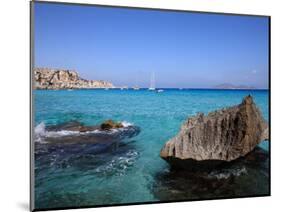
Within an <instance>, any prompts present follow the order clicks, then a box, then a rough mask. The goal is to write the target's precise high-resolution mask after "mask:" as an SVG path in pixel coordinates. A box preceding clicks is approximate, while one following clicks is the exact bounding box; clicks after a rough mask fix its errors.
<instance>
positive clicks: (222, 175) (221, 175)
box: [208, 167, 247, 180]
mask: <svg viewBox="0 0 281 212" xmlns="http://www.w3.org/2000/svg"><path fill="white" fill-rule="evenodd" d="M242 174H247V169H246V168H245V167H242V168H240V169H228V170H223V171H220V172H218V171H216V172H211V173H210V174H209V175H208V178H216V179H218V180H220V179H227V178H229V177H231V176H235V177H239V176H240V175H242Z"/></svg>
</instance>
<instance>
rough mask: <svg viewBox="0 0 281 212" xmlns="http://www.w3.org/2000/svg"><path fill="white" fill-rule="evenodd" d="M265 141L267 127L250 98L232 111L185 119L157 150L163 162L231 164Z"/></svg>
mask: <svg viewBox="0 0 281 212" xmlns="http://www.w3.org/2000/svg"><path fill="white" fill-rule="evenodd" d="M266 139H268V126H267V123H266V122H265V121H264V119H263V117H262V115H261V112H260V111H259V109H258V108H257V106H256V105H255V103H254V101H253V99H252V97H251V96H246V97H245V98H244V99H243V101H242V103H241V104H239V105H236V106H233V107H229V108H225V109H222V110H218V111H214V112H211V113H209V114H208V115H207V116H204V114H203V113H199V114H198V115H196V116H194V117H191V118H189V119H188V120H187V121H186V122H185V123H184V124H183V125H182V127H181V130H180V132H179V133H178V135H176V136H175V137H174V138H172V139H171V140H169V141H168V142H167V143H166V144H165V146H164V147H163V148H162V150H161V153H160V155H161V157H162V158H164V159H167V160H169V159H176V160H188V159H190V160H195V161H197V162H198V161H209V160H212V161H232V160H235V159H237V158H239V157H242V156H245V155H246V154H247V153H249V152H251V151H252V150H253V149H254V148H255V147H256V145H257V144H258V143H260V142H261V141H262V140H266Z"/></svg>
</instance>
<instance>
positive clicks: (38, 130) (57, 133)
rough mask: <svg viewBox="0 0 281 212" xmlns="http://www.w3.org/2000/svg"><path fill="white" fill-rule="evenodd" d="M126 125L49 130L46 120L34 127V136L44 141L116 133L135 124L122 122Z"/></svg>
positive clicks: (37, 139)
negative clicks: (86, 129) (103, 128)
mask: <svg viewBox="0 0 281 212" xmlns="http://www.w3.org/2000/svg"><path fill="white" fill-rule="evenodd" d="M121 123H122V125H123V126H124V127H122V128H119V129H111V130H107V131H103V130H98V129H96V130H93V131H85V132H80V131H71V130H47V129H46V125H45V123H44V122H41V123H40V124H38V125H37V126H36V127H35V129H34V136H35V141H36V142H43V140H44V139H43V138H58V137H64V136H80V135H91V134H106V135H108V134H115V133H119V132H122V131H124V130H126V129H127V128H129V127H133V126H134V125H133V124H132V123H130V122H127V121H122V122H121Z"/></svg>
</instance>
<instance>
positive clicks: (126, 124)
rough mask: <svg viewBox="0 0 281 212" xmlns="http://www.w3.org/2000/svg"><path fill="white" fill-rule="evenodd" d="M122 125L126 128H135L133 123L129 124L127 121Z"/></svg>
mask: <svg viewBox="0 0 281 212" xmlns="http://www.w3.org/2000/svg"><path fill="white" fill-rule="evenodd" d="M121 124H122V125H123V126H124V127H131V126H133V124H132V123H130V122H127V121H122V122H121Z"/></svg>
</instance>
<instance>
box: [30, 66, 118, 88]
mask: <svg viewBox="0 0 281 212" xmlns="http://www.w3.org/2000/svg"><path fill="white" fill-rule="evenodd" d="M34 80H35V88H36V89H85V88H113V87H114V86H113V84H112V83H110V82H106V81H102V80H85V79H82V78H80V77H79V75H78V73H77V72H76V71H72V70H61V69H49V68H35V69H34Z"/></svg>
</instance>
